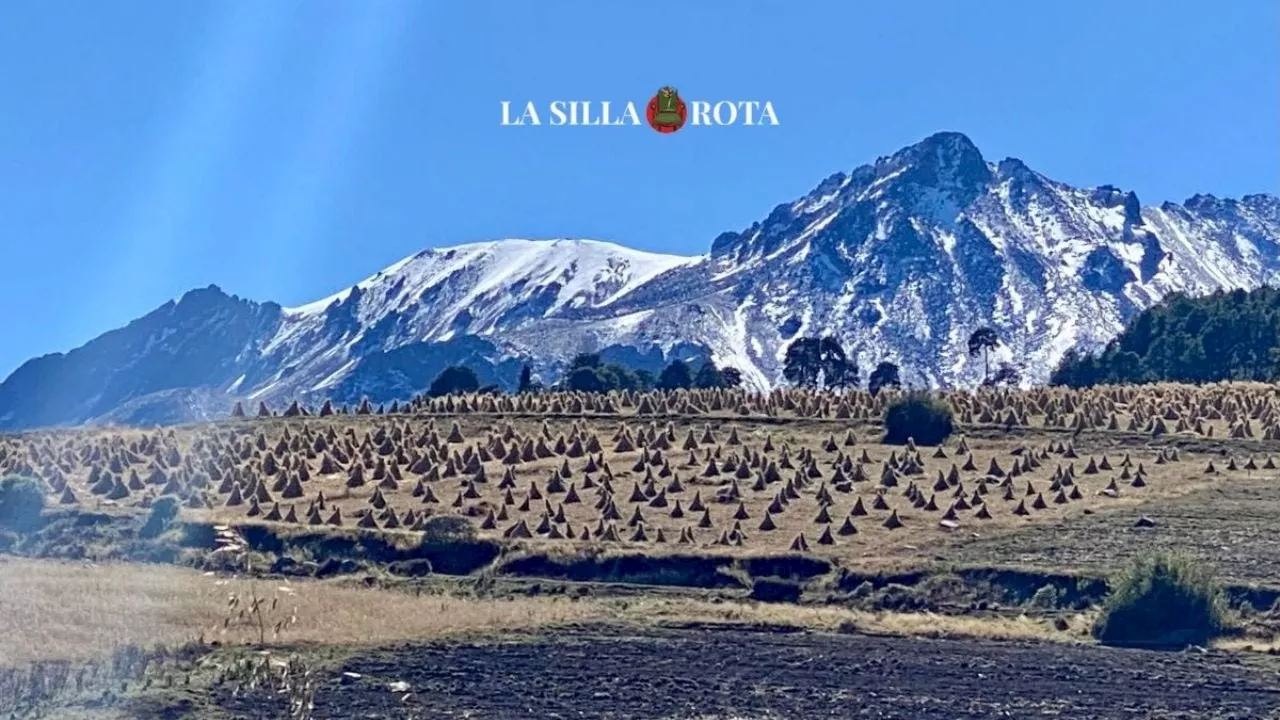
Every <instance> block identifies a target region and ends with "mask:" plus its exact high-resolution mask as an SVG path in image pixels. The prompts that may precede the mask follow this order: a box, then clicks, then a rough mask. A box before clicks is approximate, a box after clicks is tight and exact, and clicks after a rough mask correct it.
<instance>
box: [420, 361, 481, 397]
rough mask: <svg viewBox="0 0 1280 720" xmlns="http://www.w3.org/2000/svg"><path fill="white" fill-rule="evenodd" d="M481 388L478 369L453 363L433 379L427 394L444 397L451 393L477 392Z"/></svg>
mask: <svg viewBox="0 0 1280 720" xmlns="http://www.w3.org/2000/svg"><path fill="white" fill-rule="evenodd" d="M479 389H480V379H479V378H477V377H476V371H475V370H472V369H471V368H469V367H467V366H465V365H453V366H451V367H447V368H445V369H444V370H442V371H440V374H439V375H437V376H436V379H435V380H433V381H431V387H429V388H427V394H428V395H430V396H431V397H442V396H444V395H450V394H459V395H461V394H463V393H469V392H475V391H476V390H479Z"/></svg>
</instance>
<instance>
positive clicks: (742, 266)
mask: <svg viewBox="0 0 1280 720" xmlns="http://www.w3.org/2000/svg"><path fill="white" fill-rule="evenodd" d="M761 210H762V213H761V215H760V216H758V217H759V218H760V219H759V220H758V221H756V222H754V223H752V224H751V225H750V226H748V227H746V228H745V229H744V230H741V231H739V232H728V233H723V234H721V235H719V236H718V237H716V238H715V239H714V241H712V242H711V247H710V253H709V254H707V255H698V256H693V257H681V256H674V255H659V254H655V253H648V252H643V251H639V250H635V249H631V248H627V247H624V246H620V245H614V244H611V243H607V242H600V241H594V240H584V239H573V238H564V237H561V238H557V239H547V240H528V239H507V240H497V241H491V242H478V243H471V244H464V245H453V246H449V247H436V248H433V249H430V250H424V251H422V252H419V253H417V254H415V255H413V256H410V257H406V258H404V259H403V260H400V261H399V262H396V263H393V264H391V265H389V266H387V267H385V268H383V269H382V270H381V271H379V272H377V273H376V274H373V275H371V276H369V277H367V278H365V279H363V280H361V281H360V282H358V283H356V284H355V285H352V286H349V287H348V288H347V289H346V290H343V291H342V292H339V293H337V294H335V295H331V296H330V297H328V298H324V299H322V300H319V301H317V302H314V303H310V304H308V305H303V306H300V307H292V308H289V309H287V310H283V309H282V308H281V307H280V306H279V305H276V304H275V303H270V302H262V303H257V302H252V301H249V300H244V299H240V298H237V297H235V296H233V295H228V294H227V293H225V292H224V291H223V290H222V289H221V288H219V287H218V286H216V285H210V286H208V287H205V288H202V289H198V290H193V291H191V292H189V293H187V294H185V295H183V296H182V297H181V298H179V299H177V300H176V301H175V300H170V301H169V302H168V303H166V304H165V305H164V306H162V307H161V308H158V309H157V310H155V311H153V312H152V313H149V314H148V315H147V316H145V317H143V318H140V319H139V320H135V321H133V322H132V323H130V324H129V325H128V326H126V327H124V328H120V329H117V330H113V331H110V332H108V333H106V334H104V335H102V336H101V337H99V338H97V339H95V340H93V341H91V342H90V343H88V344H86V345H85V346H83V347H81V348H77V349H76V350H73V351H71V352H69V353H67V354H66V355H52V356H48V357H45V358H41V359H38V360H33V361H31V362H29V363H27V364H25V365H23V366H22V367H21V368H19V370H17V371H15V373H14V374H13V375H12V376H11V377H10V378H9V379H8V380H6V381H5V382H4V383H0V428H15V427H30V426H33V425H45V424H57V423H66V422H82V421H85V420H92V419H94V418H100V417H111V418H115V417H122V416H121V415H120V414H119V413H120V412H124V413H126V415H127V417H128V419H129V421H139V422H141V421H145V420H146V418H161V419H164V421H169V420H170V419H171V417H170V415H166V414H164V412H163V411H164V408H165V407H173V406H174V404H175V398H177V400H178V401H180V402H178V404H180V405H184V406H187V405H191V404H192V403H189V402H187V401H186V400H185V398H188V397H196V396H204V395H207V396H208V397H210V398H214V397H217V398H222V399H224V400H226V401H228V403H229V402H230V401H232V400H233V399H248V400H252V401H255V402H256V401H257V400H264V401H266V402H268V403H270V404H272V405H276V404H279V403H287V402H288V401H289V400H291V399H295V398H297V399H311V400H314V399H317V398H320V397H332V398H335V399H337V400H339V401H341V402H355V401H358V400H359V399H360V398H361V397H369V398H370V399H371V400H373V401H375V402H383V401H390V400H392V399H405V398H407V397H408V396H409V395H411V394H413V393H414V392H418V391H421V390H422V389H424V388H425V387H426V386H427V385H428V384H429V383H430V382H431V380H432V379H433V378H434V377H435V376H436V375H437V374H438V373H439V372H440V371H441V370H442V369H444V367H446V366H448V365H451V364H459V363H461V364H466V365H467V366H468V367H472V368H473V369H474V370H476V372H477V373H478V374H479V376H480V378H481V382H482V384H488V383H491V382H492V383H497V384H501V385H504V386H507V387H513V386H514V384H515V382H516V378H517V377H518V375H519V373H520V369H521V367H522V366H523V365H524V364H526V363H528V364H531V365H533V367H534V369H535V370H536V371H537V372H539V373H540V374H543V375H544V377H547V378H549V379H554V378H555V376H556V375H557V374H558V373H559V372H560V371H561V370H563V369H564V367H565V365H566V363H567V361H568V360H569V358H572V357H573V356H574V354H576V353H580V352H599V353H601V354H602V356H604V357H608V358H612V359H613V360H610V362H612V361H614V360H616V361H618V362H623V363H624V364H627V365H628V366H631V367H635V368H640V369H644V370H646V371H648V372H651V373H653V374H654V375H657V374H658V373H660V372H661V370H662V368H663V367H664V366H665V365H666V363H668V362H670V361H671V360H672V359H676V358H679V359H683V360H689V359H691V358H708V357H709V358H710V359H712V360H714V361H715V362H716V363H717V364H719V365H723V366H731V367H734V368H737V369H738V370H740V371H741V372H742V375H743V378H744V382H746V384H747V385H748V386H750V387H752V388H754V389H760V390H763V389H766V388H768V387H770V386H772V385H773V384H775V383H778V382H780V381H781V380H782V377H783V373H782V366H783V359H784V357H785V355H786V348H787V345H788V344H789V343H790V342H791V341H792V340H793V339H794V338H796V337H802V336H814V335H821V336H827V335H830V336H833V337H836V338H838V339H839V340H840V342H841V344H842V346H843V347H844V348H845V349H846V351H847V352H848V353H849V355H850V356H852V357H855V358H857V360H858V362H859V364H860V365H867V366H873V365H874V364H875V363H878V362H881V361H890V362H893V363H896V364H898V365H899V366H901V368H902V370H903V373H904V376H908V377H912V378H915V379H917V380H918V381H919V382H921V383H924V384H929V385H942V386H952V387H954V386H972V385H974V384H976V383H977V382H978V381H980V379H981V378H982V373H983V367H982V363H981V362H975V361H974V360H973V358H971V357H970V356H969V354H968V351H967V348H966V347H965V345H964V338H965V337H966V335H967V333H968V332H971V330H972V328H974V327H980V326H983V325H988V326H990V327H992V328H995V329H996V330H997V332H998V333H999V335H1000V338H1001V341H1002V344H1003V345H1004V346H1005V347H1006V348H1007V357H1001V358H999V359H1000V360H1006V359H1009V360H1014V361H1016V362H1019V363H1021V364H1022V369H1023V375H1024V378H1026V380H1027V381H1028V382H1033V383H1035V382H1043V381H1044V379H1045V378H1046V377H1047V375H1048V373H1049V370H1050V368H1052V367H1054V366H1055V365H1056V364H1057V363H1058V361H1059V360H1060V358H1061V357H1062V355H1063V353H1064V352H1066V351H1067V350H1068V349H1069V348H1073V347H1077V348H1081V349H1084V350H1091V349H1095V348H1098V347H1102V346H1104V345H1105V344H1106V342H1107V341H1109V340H1110V339H1111V338H1113V337H1115V334H1116V333H1117V332H1118V331H1119V330H1120V329H1121V328H1122V327H1123V326H1124V323H1125V322H1126V321H1127V320H1128V319H1129V318H1131V317H1132V316H1133V315H1134V314H1135V313H1136V312H1138V311H1140V310H1141V309H1142V308H1144V307H1148V306H1149V305H1151V304H1152V303H1154V302H1157V301H1158V300H1159V299H1160V298H1161V297H1163V296H1165V295H1166V294H1167V293H1169V292H1186V293H1204V292H1210V291H1213V290H1215V289H1219V288H1236V287H1255V286H1257V285H1259V284H1260V283H1262V282H1265V281H1267V280H1268V279H1269V278H1273V277H1275V276H1276V274H1277V273H1280V200H1277V199H1276V198H1275V197H1274V196H1271V195H1251V196H1246V198H1245V199H1243V200H1240V201H1235V200H1219V199H1217V198H1214V197H1212V196H1209V195H1200V196H1196V197H1193V198H1191V199H1189V200H1188V201H1187V204H1186V205H1185V206H1183V205H1174V204H1165V205H1162V206H1160V207H1159V208H1156V207H1147V208H1143V207H1142V206H1141V204H1140V203H1139V201H1138V197H1137V195H1136V194H1134V193H1132V192H1127V191H1124V190H1121V189H1119V188H1116V187H1112V186H1109V185H1099V186H1097V187H1072V186H1069V185H1067V184H1064V183H1059V182H1055V181H1053V180H1052V179H1050V178H1048V177H1046V176H1044V175H1041V174H1039V173H1037V172H1035V171H1034V170H1031V169H1030V168H1028V167H1027V166H1026V165H1024V164H1023V163H1021V162H1020V161H1018V160H1015V159H1011V158H1010V159H1005V160H1003V161H1001V162H1000V163H999V164H998V165H997V164H994V163H988V162H987V161H986V160H985V159H984V158H983V156H982V153H981V152H980V151H979V150H978V148H977V147H976V146H975V144H974V143H973V141H972V140H970V139H969V137H968V136H966V135H964V134H963V133H959V132H938V133H934V134H932V135H929V136H928V137H925V138H923V139H921V140H919V141H918V142H916V143H915V144H913V145H910V146H907V147H904V148H902V149H900V150H898V151H897V152H896V153H894V154H893V155H890V156H887V157H882V158H880V159H878V160H876V161H875V162H873V163H868V164H863V165H860V166H858V167H856V168H854V169H853V170H851V171H849V172H847V173H835V174H832V175H830V176H829V177H827V178H826V179H825V180H823V181H822V182H821V183H819V184H818V185H817V186H816V187H815V188H814V189H813V190H812V191H810V192H809V193H808V194H806V195H804V196H803V197H800V198H796V199H793V200H792V201H791V202H784V203H780V204H778V205H776V206H775V207H773V209H772V210H771V211H768V212H767V213H766V212H763V211H766V210H768V208H761ZM707 239H708V240H711V238H707ZM352 279H353V280H354V279H355V278H352ZM188 391H191V392H188ZM204 391H209V393H213V394H209V393H204ZM184 412H186V411H185V410H184Z"/></svg>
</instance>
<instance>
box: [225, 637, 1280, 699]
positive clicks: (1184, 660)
mask: <svg viewBox="0 0 1280 720" xmlns="http://www.w3.org/2000/svg"><path fill="white" fill-rule="evenodd" d="M342 673H355V674H356V675H358V676H359V677H352V676H349V675H348V676H345V677H344V675H343V674H342ZM392 683H406V684H407V685H403V686H396V687H397V689H396V690H393V689H392ZM216 700H217V703H218V704H219V705H220V706H221V707H222V708H223V709H224V710H227V711H229V712H230V713H231V714H232V715H233V716H234V717H243V718H253V717H262V714H263V712H264V711H265V710H266V709H268V708H272V707H274V706H273V705H271V704H270V703H271V702H272V699H271V698H269V697H264V696H263V695H262V694H250V695H248V696H241V697H231V696H230V695H229V694H225V693H224V694H222V695H220V696H219V697H217V698H216ZM275 702H277V703H279V701H278V700H277V701H275ZM315 707H316V713H315V717H316V718H352V717H380V718H421V719H424V720H425V719H428V718H466V717H471V718H570V717H598V718H614V719H618V720H621V719H623V718H637V719H641V718H643V719H645V720H655V719H665V718H670V719H672V720H675V719H677V718H681V719H684V718H821V717H832V718H835V717H840V718H846V717H859V718H902V719H903V720H929V719H933V718H936V719H938V720H942V719H944V718H945V719H946V720H954V719H955V718H992V717H1008V718H1030V717H1062V718H1090V719H1095V720H1101V719H1103V718H1125V719H1126V720H1133V719H1135V718H1152V719H1157V718H1158V719H1159V720H1174V719H1177V718H1187V719H1190V718H1197V719H1205V718H1217V719H1222V720H1225V719H1226V718H1234V719H1235V720H1246V719H1252V718H1268V717H1277V716H1278V715H1277V713H1280V679H1278V678H1277V675H1276V672H1275V670H1274V669H1273V668H1261V667H1255V666H1253V665H1249V664H1246V663H1244V662H1242V661H1241V660H1239V659H1238V658H1237V657H1234V656H1230V655H1225V654H1209V655H1202V654H1199V653H1190V654H1187V653H1178V654H1174V653H1155V652H1145V651H1118V650H1106V649H1100V648H1093V647H1078V646H1068V645H1054V644H1035V645H1028V644H1015V643H1007V642H1004V643H993V642H984V641H972V640H970V641H960V640H919V639H909V638H880V637H866V636H856V635H828V634H804V633H797V634H774V633H759V632H744V631H740V630H733V629H708V628H695V629H679V630H677V629H668V630H657V629H654V630H644V631H625V632H619V631H616V630H610V629H607V628H591V627H586V628H580V629H577V630H575V631H574V632H571V633H568V632H566V633H557V634H556V635H555V636H548V635H541V634H521V635H507V636H503V637H501V638H498V639H494V640H489V641H482V642H472V643H454V644H432V645H424V646H415V647H405V648H401V649H398V650H387V651H382V652H377V653H372V654H369V655H366V656H364V657H360V658H358V659H353V660H351V661H349V662H347V663H346V664H345V665H344V666H342V667H341V668H340V669H338V670H334V671H332V672H330V673H329V674H327V675H326V676H324V677H323V679H322V681H321V687H320V690H319V692H318V694H317V695H316V698H315Z"/></svg>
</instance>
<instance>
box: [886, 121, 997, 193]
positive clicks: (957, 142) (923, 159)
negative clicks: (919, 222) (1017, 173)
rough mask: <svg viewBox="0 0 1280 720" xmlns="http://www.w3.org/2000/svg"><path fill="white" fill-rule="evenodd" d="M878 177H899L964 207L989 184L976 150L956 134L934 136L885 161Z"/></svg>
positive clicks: (970, 143) (964, 136)
mask: <svg viewBox="0 0 1280 720" xmlns="http://www.w3.org/2000/svg"><path fill="white" fill-rule="evenodd" d="M877 169H878V170H882V172H881V173H878V174H880V175H881V176H882V177H883V176H884V175H885V174H889V173H900V174H901V179H902V180H903V181H905V182H909V183H911V184H914V185H916V186H919V187H922V188H932V189H935V190H938V191H940V192H943V193H945V194H947V195H949V196H951V197H952V198H953V199H954V200H955V201H957V202H958V203H960V204H961V205H964V204H967V203H968V202H970V201H971V200H973V198H974V197H976V196H977V195H978V194H981V192H982V191H983V190H984V189H985V188H986V186H987V185H988V184H989V183H990V182H991V168H990V167H988V165H987V161H986V159H985V158H983V157H982V152H981V151H979V150H978V146H976V145H974V144H973V141H972V140H970V139H969V136H967V135H965V134H964V133H959V132H950V131H948V132H937V133H934V134H932V135H930V136H928V137H926V138H925V139H923V140H921V141H920V142H918V143H916V144H914V145H909V146H907V147H905V148H903V149H902V150H899V151H898V152H897V153H895V154H894V155H893V156H891V157H890V158H888V160H887V161H886V163H885V166H884V167H883V168H877Z"/></svg>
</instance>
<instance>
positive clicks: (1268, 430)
mask: <svg viewBox="0 0 1280 720" xmlns="http://www.w3.org/2000/svg"><path fill="white" fill-rule="evenodd" d="M886 398H887V395H885V394H882V395H881V396H879V397H874V398H873V397H871V396H869V395H867V394H865V393H850V394H848V395H841V396H836V395H823V394H813V393H805V392H800V391H789V392H776V393H774V394H772V395H768V396H755V395H746V394H743V393H739V392H730V391H693V392H680V393H672V394H659V393H654V394H649V395H628V394H616V395H610V396H607V397H603V398H600V397H593V396H590V395H582V396H578V395H570V394H563V395H555V394H553V395H542V396H535V397H529V396H523V397H520V398H514V399H513V398H506V397H502V398H492V397H481V398H454V397H449V398H444V399H436V400H421V401H419V402H418V403H417V404H415V405H414V406H413V407H410V406H404V407H395V408H391V410H394V412H390V411H385V410H384V409H380V410H384V412H383V413H382V414H379V412H376V411H372V410H371V409H370V408H367V407H366V408H364V409H363V410H364V412H363V413H352V414H329V413H328V412H327V411H326V412H325V413H324V414H323V415H320V414H307V413H305V411H303V410H300V409H298V408H296V407H295V408H290V410H289V411H288V412H287V414H286V415H285V416H275V417H259V418H244V419H237V420H233V421H228V422H222V423H215V424H210V425H200V426H189V427H182V428H177V429H164V430H154V431H142V430H80V431H57V432H47V433H31V434H26V435H21V436H11V437H7V438H0V473H18V474H27V475H33V476H36V477H38V478H40V479H41V480H42V481H43V482H44V483H45V484H46V485H47V486H48V488H49V491H50V494H51V496H52V498H53V499H54V502H55V503H59V504H63V505H67V506H75V507H84V508H91V509H97V510H104V509H105V510H115V509H128V508H137V509H145V508H147V507H148V506H149V505H150V503H151V502H153V501H154V499H155V498H157V497H159V496H160V495H162V494H170V495H175V496H177V497H179V498H181V499H182V501H183V504H184V510H183V513H184V516H186V517H188V518H193V519H205V520H211V521H214V522H218V523H226V524H229V525H235V524H244V523H279V524H293V525H296V526H299V527H305V526H316V527H319V528H324V527H334V526H342V527H348V528H351V527H355V528H361V529H364V530H368V531H370V532H378V533H390V534H395V535H411V534H412V533H413V532H414V531H415V530H418V529H421V527H422V525H423V523H424V522H425V521H426V520H427V519H428V518H430V517H433V516H439V515H456V516H461V517H464V518H467V519H468V520H469V521H470V522H471V523H472V524H473V525H474V526H475V527H476V529H477V530H478V532H479V533H480V534H481V535H482V536H488V537H492V538H497V539H502V540H506V541H510V543H512V544H513V545H521V544H523V545H526V546H527V545H530V544H533V545H535V546H538V545H545V546H547V547H557V548H565V549H567V550H568V551H569V552H574V551H575V550H574V549H575V548H577V549H581V548H585V547H590V546H605V547H611V548H627V549H630V550H634V551H639V552H644V553H653V554H659V553H669V552H680V553H688V552H698V553H711V554H714V553H740V552H751V553H781V552H808V553H815V554H820V555H824V556H828V557H832V558H836V559H839V560H841V561H844V562H846V563H848V564H852V565H857V566H875V565H877V564H902V563H911V562H915V561H923V560H930V559H934V558H949V557H951V556H952V548H954V547H957V546H960V545H966V544H972V543H973V542H974V541H982V542H984V543H988V545H989V544H990V543H991V542H992V541H993V540H992V539H993V538H1000V537H1004V536H1008V535H1010V534H1011V533H1021V532H1023V531H1026V530H1027V529H1029V528H1037V527H1041V528H1054V527H1059V526H1062V525H1063V524H1064V523H1067V522H1070V521H1074V520H1077V519H1081V518H1085V517H1086V516H1093V518H1096V519H1091V520H1092V522H1093V523H1094V524H1098V523H1102V522H1109V523H1112V524H1113V525H1115V524H1119V523H1123V524H1124V525H1125V526H1126V529H1127V528H1128V526H1129V525H1131V524H1132V520H1133V518H1134V517H1136V515H1135V514H1133V513H1130V514H1128V515H1124V516H1123V517H1124V518H1125V519H1124V520H1114V521H1113V520H1105V521H1104V520H1103V519H1102V518H1114V517H1118V516H1116V515H1115V513H1114V511H1117V510H1125V509H1131V508H1136V507H1140V506H1142V507H1145V506H1148V505H1150V504H1151V503H1155V502H1159V501H1163V500H1172V499H1176V498H1184V497H1193V498H1194V497H1200V498H1204V502H1211V497H1210V496H1207V495H1204V494H1203V493H1204V492H1205V491H1207V490H1213V489H1215V488H1224V487H1234V486H1235V485H1236V484H1237V483H1238V484H1240V486H1242V487H1243V486H1245V485H1247V484H1248V483H1262V484H1263V486H1264V487H1265V485H1266V484H1267V483H1269V482H1270V481H1273V480H1274V479H1275V478H1276V477H1277V475H1280V470H1277V469H1276V464H1275V463H1276V459H1275V458H1273V457H1272V455H1271V451H1272V448H1273V447H1274V448H1275V449H1276V450H1277V453H1278V454H1280V441H1275V440H1274V438H1275V437H1276V435H1277V432H1278V431H1277V394H1276V391H1275V390H1274V389H1273V388H1271V387H1270V386H1259V385H1216V386H1207V387H1200V388H1195V387H1181V386H1152V387H1144V388H1140V389H1139V388H1129V387H1121V388H1102V389H1095V390H1087V391H1063V390H1048V389H1039V390H1032V391H1026V392H1005V391H1000V392H997V391H984V392H981V393H978V394H969V393H956V394H951V395H949V396H947V400H948V401H949V402H950V403H951V404H952V406H953V407H954V408H955V411H956V415H957V418H958V419H959V420H961V429H960V432H959V433H958V434H957V435H954V436H953V437H952V438H951V439H950V440H948V441H947V442H946V444H945V445H943V446H941V447H914V446H905V447H904V446H888V445H882V444H880V443H879V437H880V434H881V430H880V428H879V427H877V424H876V423H877V419H878V418H879V417H880V416H881V415H882V413H883V407H884V405H885V403H886V401H887V399H886ZM1100 551H1101V552H1103V553H1104V554H1105V552H1106V549H1105V548H1102V549H1100ZM997 559H998V558H997ZM1072 559H1073V560H1079V559H1080V558H1072ZM1084 560H1087V558H1086V559H1084ZM1055 562H1056V560H1055ZM1078 564H1080V565H1088V564H1089V563H1088V562H1086V561H1082V562H1080V563H1078Z"/></svg>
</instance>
